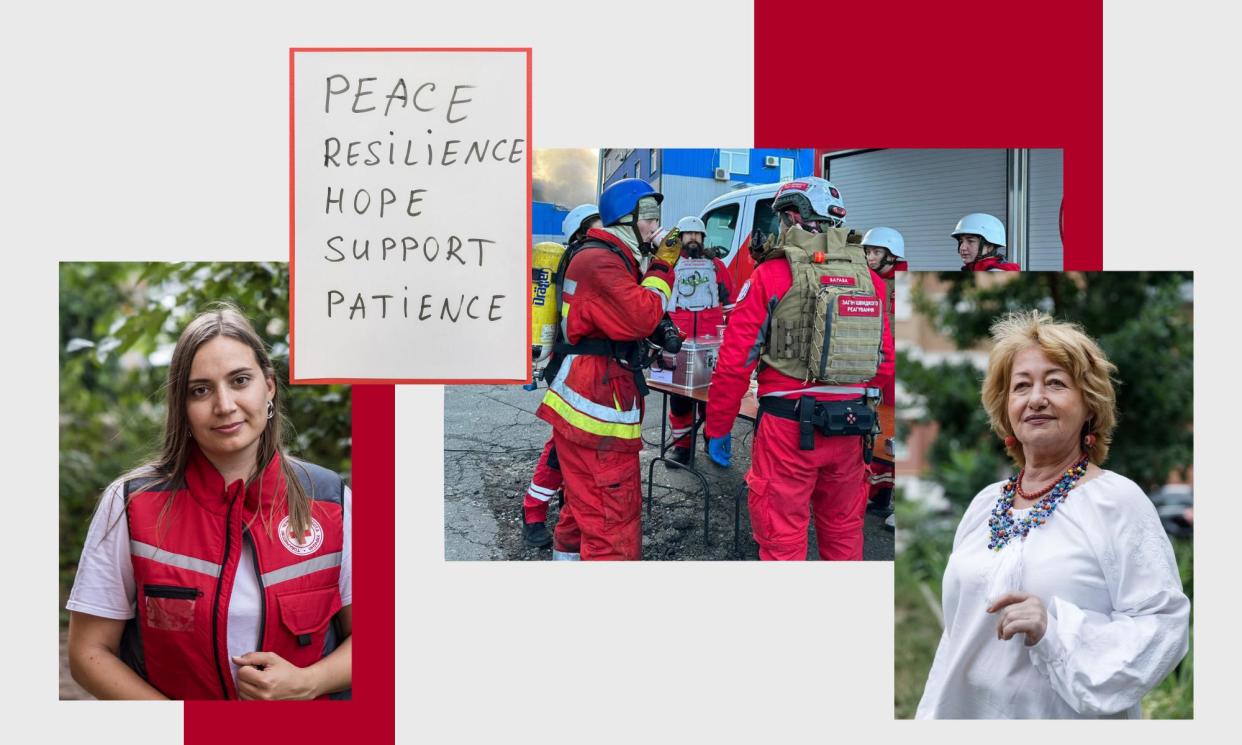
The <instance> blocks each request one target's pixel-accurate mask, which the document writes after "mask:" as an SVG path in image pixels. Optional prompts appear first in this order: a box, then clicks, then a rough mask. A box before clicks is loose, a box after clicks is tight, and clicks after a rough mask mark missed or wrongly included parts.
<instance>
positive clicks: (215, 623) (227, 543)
mask: <svg viewBox="0 0 1242 745" xmlns="http://www.w3.org/2000/svg"><path fill="white" fill-rule="evenodd" d="M236 501H237V500H236V499H230V500H229V511H228V513H227V514H226V515H225V517H224V557H223V558H222V559H220V568H221V571H220V576H219V577H216V600H215V603H214V604H213V605H212V607H211V651H212V654H214V655H215V658H216V675H218V676H219V677H220V692H221V693H222V694H223V695H224V699H225V700H226V701H227V700H228V697H229V686H228V683H225V682H224V668H222V667H221V666H220V596H221V595H222V594H223V590H224V573H225V571H227V567H228V565H229V550H230V549H231V548H232V545H231V544H232V543H233V504H234V503H235V502H236ZM232 674H233V673H232V671H231V670H230V671H229V675H230V676H231V675H232Z"/></svg>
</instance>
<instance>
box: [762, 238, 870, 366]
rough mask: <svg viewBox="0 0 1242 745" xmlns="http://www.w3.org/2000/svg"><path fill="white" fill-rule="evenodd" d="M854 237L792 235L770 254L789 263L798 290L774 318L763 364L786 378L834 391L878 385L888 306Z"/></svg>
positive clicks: (783, 301) (794, 288)
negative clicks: (864, 384) (876, 289)
mask: <svg viewBox="0 0 1242 745" xmlns="http://www.w3.org/2000/svg"><path fill="white" fill-rule="evenodd" d="M849 237H850V236H849V235H848V233H847V231H846V230H845V229H844V228H836V229H831V230H828V231H827V232H824V233H809V232H805V231H802V230H796V229H790V230H787V231H785V233H783V234H782V235H781V237H780V240H778V241H777V242H776V245H774V246H773V247H772V249H771V250H770V253H771V254H772V257H773V258H774V257H775V256H778V255H784V257H785V259H786V260H787V261H788V262H789V270H790V273H791V279H792V284H791V285H790V289H789V291H788V292H787V293H785V295H784V296H783V297H782V298H781V300H780V302H779V303H778V304H777V306H776V308H775V309H774V310H773V311H772V315H771V320H770V323H771V327H770V328H771V333H770V336H769V337H768V340H767V344H766V346H765V349H764V350H763V356H762V359H763V361H764V362H765V363H766V364H767V365H768V366H769V367H772V368H774V369H775V370H777V371H778V372H780V373H781V374H783V375H787V376H789V377H791V378H795V379H797V380H804V381H807V382H811V381H815V382H818V383H828V384H832V385H848V384H854V383H861V382H865V381H867V380H870V379H871V378H873V377H875V374H876V371H877V370H878V368H879V364H880V355H881V346H882V334H883V328H884V326H883V306H882V305H881V302H880V299H879V298H878V297H876V296H875V294H874V288H873V287H872V285H871V270H870V269H868V268H867V259H866V257H865V256H864V255H863V251H862V247H861V246H859V245H857V244H853V243H850V241H849Z"/></svg>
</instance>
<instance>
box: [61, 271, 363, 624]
mask: <svg viewBox="0 0 1242 745" xmlns="http://www.w3.org/2000/svg"><path fill="white" fill-rule="evenodd" d="M216 301H228V302H231V303H233V304H234V305H236V306H238V308H240V309H241V311H242V312H243V313H244V314H245V315H246V316H247V317H248V318H249V319H250V321H251V323H253V324H254V327H255V330H256V331H258V333H259V335H260V336H261V337H263V339H264V341H265V342H266V344H267V345H268V348H269V349H270V350H271V355H272V363H273V364H274V365H275V367H276V377H277V380H278V382H279V383H280V384H281V385H282V390H281V397H282V399H283V400H284V407H285V415H286V417H287V419H288V421H289V424H290V425H291V426H290V427H289V430H290V436H289V451H290V452H291V453H293V454H295V455H297V456H299V457H302V458H305V459H307V460H310V461H313V462H316V463H319V464H321V465H323V466H326V467H328V468H332V469H334V470H337V471H339V472H341V473H342V474H343V475H344V476H345V477H346V478H349V472H350V444H351V441H350V438H351V434H350V392H349V388H348V386H288V385H286V383H287V381H288V379H289V372H288V364H289V338H288V317H289V270H288V266H287V265H286V264H283V263H274V262H267V263H230V264H218V263H208V262H192V263H182V264H135V263H117V262H111V263H109V262H96V263H72V264H70V263H65V264H61V266H60V335H61V338H60V579H61V600H62V603H61V605H62V607H63V605H64V603H63V600H64V598H65V597H66V596H67V593H68V590H69V587H70V585H71V584H72V581H73V573H74V571H75V569H76V565H77V561H78V557H79V555H80V554H81V551H82V542H83V540H84V539H85V537H86V529H87V527H88V525H89V523H90V518H91V515H92V513H93V511H94V508H95V505H96V503H97V502H98V499H99V496H100V494H101V493H102V492H103V490H104V489H105V488H106V487H107V485H108V484H110V483H111V482H112V481H113V480H115V479H116V478H117V477H118V476H120V475H121V474H123V473H124V472H126V471H128V470H129V469H131V468H133V467H134V466H137V465H139V464H140V463H142V462H144V461H145V460H147V459H148V458H149V457H151V456H152V455H154V454H155V453H156V452H157V451H158V446H159V438H160V433H161V428H162V426H163V419H164V411H163V386H164V383H165V376H166V375H167V370H168V368H167V361H168V357H169V353H170V352H171V349H172V346H173V344H174V343H175V342H176V339H177V335H178V334H179V333H180V331H181V328H182V327H183V326H184V325H185V324H186V323H187V322H188V321H189V320H190V319H192V318H193V317H194V316H195V315H197V314H198V313H199V312H201V311H203V310H205V309H207V307H208V306H209V305H210V304H211V303H213V302H216Z"/></svg>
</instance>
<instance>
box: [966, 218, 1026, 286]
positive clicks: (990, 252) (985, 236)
mask: <svg viewBox="0 0 1242 745" xmlns="http://www.w3.org/2000/svg"><path fill="white" fill-rule="evenodd" d="M953 237H954V238H956V239H957V255H958V256H960V257H961V258H962V271H964V272H1017V271H1021V270H1022V267H1020V266H1018V265H1017V264H1015V263H1013V262H1012V261H1005V253H1004V248H1005V225H1004V223H1002V222H1001V221H1000V220H998V219H996V218H995V217H993V216H992V215H988V214H985V213H983V212H972V213H970V214H969V215H966V216H965V217H963V218H962V219H961V220H958V221H957V227H956V228H954V229H953Z"/></svg>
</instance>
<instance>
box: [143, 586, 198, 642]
mask: <svg viewBox="0 0 1242 745" xmlns="http://www.w3.org/2000/svg"><path fill="white" fill-rule="evenodd" d="M142 594H143V607H144V608H145V610H146V625H147V626H149V627H150V628H153V629H159V630H161V631H193V630H194V606H195V604H196V603H197V602H198V599H199V598H200V597H202V595H203V591H202V590H199V589H197V588H195V587H179V586H176V585H143V586H142Z"/></svg>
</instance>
